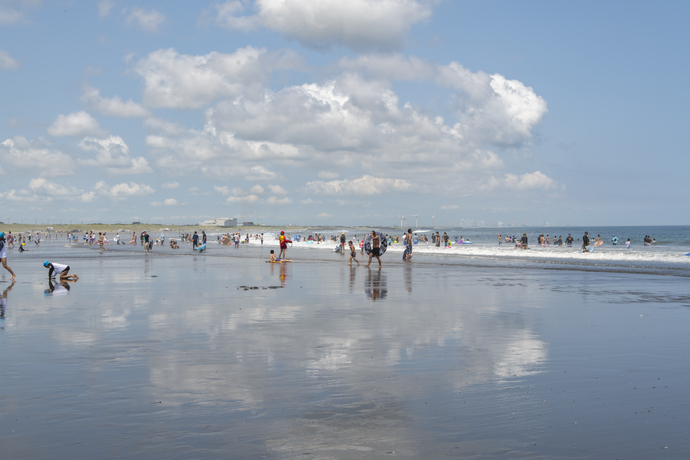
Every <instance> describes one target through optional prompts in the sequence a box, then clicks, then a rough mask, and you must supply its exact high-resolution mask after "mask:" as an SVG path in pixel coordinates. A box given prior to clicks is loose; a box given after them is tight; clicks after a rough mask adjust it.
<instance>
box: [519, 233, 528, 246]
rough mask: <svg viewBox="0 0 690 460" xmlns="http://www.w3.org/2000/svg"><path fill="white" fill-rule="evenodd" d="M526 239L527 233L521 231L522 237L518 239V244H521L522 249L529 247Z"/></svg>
mask: <svg viewBox="0 0 690 460" xmlns="http://www.w3.org/2000/svg"><path fill="white" fill-rule="evenodd" d="M527 241H528V240H527V233H523V234H522V238H521V239H520V246H522V249H529V245H528V244H527Z"/></svg>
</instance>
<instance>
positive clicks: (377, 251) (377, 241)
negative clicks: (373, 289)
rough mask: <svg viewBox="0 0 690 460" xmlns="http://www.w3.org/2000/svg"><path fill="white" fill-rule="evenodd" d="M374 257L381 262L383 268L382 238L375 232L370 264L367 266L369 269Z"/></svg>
mask: <svg viewBox="0 0 690 460" xmlns="http://www.w3.org/2000/svg"><path fill="white" fill-rule="evenodd" d="M372 257H376V260H378V261H379V268H380V267H381V238H379V236H378V235H377V234H376V232H375V231H373V230H372V231H371V253H370V254H369V263H368V264H366V265H365V267H368V266H369V265H371V259H372Z"/></svg>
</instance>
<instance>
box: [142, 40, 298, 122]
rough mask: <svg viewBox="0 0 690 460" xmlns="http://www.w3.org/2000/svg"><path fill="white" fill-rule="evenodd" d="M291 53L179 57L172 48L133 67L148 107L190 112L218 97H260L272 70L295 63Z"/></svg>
mask: <svg viewBox="0 0 690 460" xmlns="http://www.w3.org/2000/svg"><path fill="white" fill-rule="evenodd" d="M298 61H299V60H298V59H296V58H295V56H294V54H292V53H287V54H280V53H269V52H267V51H266V49H258V48H253V47H251V46H248V47H246V48H240V49H238V50H237V51H235V52H234V53H231V54H224V53H218V52H215V51H214V52H211V53H209V54H206V55H195V56H192V55H186V54H179V53H178V52H177V51H175V50H174V49H172V48H171V49H161V50H158V51H154V52H152V53H149V54H148V55H147V56H146V57H144V58H142V59H140V60H139V62H137V64H136V65H135V66H134V71H135V72H136V73H137V74H139V75H140V76H141V77H142V78H143V79H144V97H143V102H144V104H145V105H147V106H150V107H166V108H176V109H194V108H199V107H203V106H205V105H208V104H210V103H212V102H214V101H215V100H217V99H219V98H221V97H236V96H240V95H246V94H253V95H254V96H257V97H261V96H262V95H263V91H264V87H265V85H267V84H268V79H269V77H270V75H271V74H272V72H273V70H276V69H283V68H284V69H287V68H292V67H294V66H296V65H297V64H298Z"/></svg>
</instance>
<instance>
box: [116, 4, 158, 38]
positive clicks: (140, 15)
mask: <svg viewBox="0 0 690 460" xmlns="http://www.w3.org/2000/svg"><path fill="white" fill-rule="evenodd" d="M164 22H165V15H164V14H163V13H161V12H160V11H156V10H154V9H151V10H145V9H143V8H139V7H134V8H132V10H131V11H130V13H129V14H128V15H127V17H126V18H125V25H126V26H129V27H131V26H136V27H139V28H140V29H141V30H143V31H144V32H149V33H158V27H159V26H160V25H161V24H163V23H164Z"/></svg>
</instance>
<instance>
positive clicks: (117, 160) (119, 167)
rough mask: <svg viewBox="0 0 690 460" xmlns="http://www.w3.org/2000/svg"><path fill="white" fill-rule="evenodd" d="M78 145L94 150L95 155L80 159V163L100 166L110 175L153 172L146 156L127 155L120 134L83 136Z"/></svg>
mask: <svg viewBox="0 0 690 460" xmlns="http://www.w3.org/2000/svg"><path fill="white" fill-rule="evenodd" d="M78 145H79V147H81V148H82V149H84V150H85V151H87V152H96V156H95V157H93V158H89V159H87V160H81V163H82V164H86V165H90V166H102V167H104V168H106V171H107V172H108V174H110V175H120V174H144V173H150V172H153V169H151V168H150V167H149V165H148V161H147V160H146V158H144V157H136V158H132V157H130V156H129V147H128V146H127V144H126V143H125V141H124V140H123V139H122V138H121V137H120V136H113V135H111V136H108V137H104V138H95V137H85V138H84V139H82V140H81V141H80V142H79V144H78Z"/></svg>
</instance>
